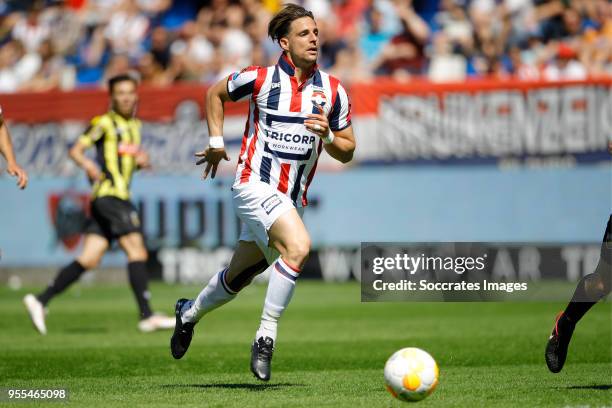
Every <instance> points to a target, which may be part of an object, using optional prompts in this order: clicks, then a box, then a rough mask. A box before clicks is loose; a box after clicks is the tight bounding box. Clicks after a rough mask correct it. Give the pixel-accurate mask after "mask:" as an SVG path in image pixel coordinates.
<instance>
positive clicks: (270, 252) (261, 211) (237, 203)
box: [232, 181, 304, 263]
mask: <svg viewBox="0 0 612 408" xmlns="http://www.w3.org/2000/svg"><path fill="white" fill-rule="evenodd" d="M232 191H233V203H234V211H236V215H237V216H238V218H240V221H241V226H240V238H238V239H239V240H240V241H246V242H255V243H257V246H259V249H261V251H262V252H263V254H264V255H265V257H266V260H267V261H268V262H269V263H272V262H273V261H274V260H275V259H276V258H278V257H279V255H280V254H279V253H278V251H277V250H276V249H274V248H270V247H269V246H268V241H269V237H268V230H269V229H270V228H271V227H272V224H274V222H275V221H276V220H277V219H278V217H280V216H281V215H283V214H284V213H286V212H287V211H290V210H292V209H296V210H297V212H298V214H299V215H300V217H301V216H302V214H303V213H304V208H302V207H298V208H296V207H294V205H293V202H292V201H291V199H290V198H289V197H287V196H286V195H285V194H283V193H281V192H280V191H278V190H277V189H275V188H274V187H272V186H270V185H269V184H266V183H262V182H257V181H251V182H248V183H244V184H239V185H237V186H234V187H233V188H232Z"/></svg>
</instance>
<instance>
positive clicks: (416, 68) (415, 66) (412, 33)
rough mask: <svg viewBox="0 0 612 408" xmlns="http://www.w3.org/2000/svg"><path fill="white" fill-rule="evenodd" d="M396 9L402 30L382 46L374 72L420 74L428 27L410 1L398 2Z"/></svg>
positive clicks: (398, 74) (404, 75)
mask: <svg viewBox="0 0 612 408" xmlns="http://www.w3.org/2000/svg"><path fill="white" fill-rule="evenodd" d="M396 11H397V15H399V16H400V18H401V19H402V31H401V32H400V33H399V34H397V35H395V36H394V37H393V38H391V41H390V42H389V43H387V44H386V45H385V46H384V48H383V51H382V54H381V56H380V59H379V62H378V64H377V67H376V68H375V72H377V73H381V74H383V75H392V76H395V77H398V76H401V77H404V78H405V77H407V76H413V75H420V74H422V73H423V72H424V69H425V63H426V61H425V51H424V49H425V44H426V43H427V39H428V37H429V27H428V26H427V23H425V21H423V19H422V18H421V17H419V15H418V14H417V13H416V12H415V11H414V9H413V8H412V4H411V2H404V3H398V4H397V8H396Z"/></svg>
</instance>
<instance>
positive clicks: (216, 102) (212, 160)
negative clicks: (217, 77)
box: [195, 78, 231, 179]
mask: <svg viewBox="0 0 612 408" xmlns="http://www.w3.org/2000/svg"><path fill="white" fill-rule="evenodd" d="M227 101H231V99H230V96H229V93H228V92H227V78H224V79H222V80H221V81H219V82H217V83H216V84H215V85H214V86H213V87H212V88H210V89H209V90H208V92H207V93H206V121H207V123H208V134H209V136H210V139H211V140H210V144H209V146H208V147H207V148H206V149H204V150H202V151H201V152H197V153H196V154H195V155H196V157H198V158H199V160H198V161H197V162H196V165H200V164H204V163H206V167H205V168H204V173H203V174H202V178H203V179H206V178H207V177H208V174H209V173H210V171H211V170H212V174H211V178H215V175H216V174H217V167H218V166H219V162H220V161H221V160H227V161H229V159H230V158H229V157H228V156H227V152H226V151H225V147H224V146H223V113H224V104H225V102H227Z"/></svg>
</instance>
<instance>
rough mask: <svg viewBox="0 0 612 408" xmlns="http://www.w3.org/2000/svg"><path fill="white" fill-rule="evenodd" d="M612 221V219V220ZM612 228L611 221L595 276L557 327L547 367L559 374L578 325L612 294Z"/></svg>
mask: <svg viewBox="0 0 612 408" xmlns="http://www.w3.org/2000/svg"><path fill="white" fill-rule="evenodd" d="M611 220H612V217H611ZM611 231H612V228H611V221H608V225H607V228H606V232H605V235H604V240H603V243H602V246H601V257H600V259H599V264H598V265H597V268H596V269H595V272H593V273H591V274H589V275H586V276H585V277H583V278H582V279H581V280H580V282H578V285H577V286H576V290H575V291H574V295H573V296H572V300H571V301H570V303H569V304H568V305H567V307H566V308H565V310H564V311H563V312H561V313H559V315H557V319H556V321H555V327H554V328H553V331H552V333H551V335H550V337H549V339H548V343H547V344H546V352H545V358H546V365H547V366H548V369H549V370H550V371H552V372H553V373H558V372H559V371H561V369H562V368H563V365H564V364H565V359H566V357H567V350H568V348H569V343H570V340H571V339H572V334H573V333H574V329H575V327H576V324H577V323H578V322H579V321H580V319H582V317H583V316H584V315H585V314H586V313H587V312H588V311H589V310H590V309H591V308H592V307H593V305H595V303H597V302H598V301H599V300H601V299H602V298H604V297H605V296H607V295H608V294H609V293H610V288H611V287H612V285H611V283H610V281H611V280H612V239H611V237H610V234H611Z"/></svg>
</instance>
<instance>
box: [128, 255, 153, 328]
mask: <svg viewBox="0 0 612 408" xmlns="http://www.w3.org/2000/svg"><path fill="white" fill-rule="evenodd" d="M128 274H129V278H130V285H131V286H132V292H134V296H135V297H136V302H137V303H138V308H139V309H140V318H141V319H146V318H148V317H150V316H151V315H152V314H153V312H152V311H151V306H150V305H149V298H150V297H151V294H150V293H149V290H148V280H149V276H148V273H147V265H146V263H145V262H143V261H135V262H130V263H128Z"/></svg>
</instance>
